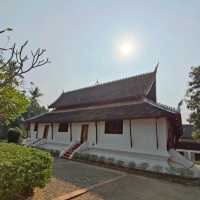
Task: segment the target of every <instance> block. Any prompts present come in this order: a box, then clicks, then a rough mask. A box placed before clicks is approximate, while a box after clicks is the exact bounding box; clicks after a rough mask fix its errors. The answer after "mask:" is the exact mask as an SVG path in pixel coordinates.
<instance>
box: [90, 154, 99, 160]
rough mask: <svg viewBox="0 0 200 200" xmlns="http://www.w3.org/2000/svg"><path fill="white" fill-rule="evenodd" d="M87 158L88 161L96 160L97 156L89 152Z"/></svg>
mask: <svg viewBox="0 0 200 200" xmlns="http://www.w3.org/2000/svg"><path fill="white" fill-rule="evenodd" d="M89 160H90V161H97V160H98V156H97V155H94V154H90V155H89Z"/></svg>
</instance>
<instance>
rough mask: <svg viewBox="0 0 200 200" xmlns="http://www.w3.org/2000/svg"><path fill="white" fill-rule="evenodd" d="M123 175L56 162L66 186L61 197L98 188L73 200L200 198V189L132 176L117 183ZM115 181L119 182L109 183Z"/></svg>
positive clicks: (59, 175) (91, 167)
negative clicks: (82, 190) (81, 190)
mask: <svg viewBox="0 0 200 200" xmlns="http://www.w3.org/2000/svg"><path fill="white" fill-rule="evenodd" d="M123 174H124V173H121V172H119V171H115V170H109V169H105V168H101V167H96V166H92V165H87V164H83V163H78V162H73V161H66V160H60V159H57V160H55V163H54V175H55V177H56V178H57V179H59V180H60V181H62V182H63V183H65V184H66V188H64V189H65V191H64V190H63V193H62V194H61V195H60V196H62V195H64V194H66V193H69V194H70V193H71V192H74V191H78V190H80V189H83V188H90V187H91V186H93V185H97V186H98V184H99V186H98V187H94V188H92V190H90V191H89V192H86V193H85V194H82V195H81V196H78V197H75V198H73V199H74V200H133V199H134V200H197V199H198V198H199V196H200V187H193V186H183V185H180V184H176V183H171V182H167V181H164V180H158V179H153V178H149V177H143V176H137V175H130V174H127V175H126V176H124V177H121V178H120V179H117V177H120V176H122V175H123ZM112 179H116V180H114V181H113V182H109V180H112ZM103 182H108V183H107V184H103V185H102V184H101V183H103ZM58 190H59V188H58ZM64 192H65V193H64ZM56 197H58V194H57V195H56ZM54 198H55V196H54ZM46 199H49V200H50V199H53V198H50V196H49V197H48V198H46Z"/></svg>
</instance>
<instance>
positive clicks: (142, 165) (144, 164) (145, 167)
mask: <svg viewBox="0 0 200 200" xmlns="http://www.w3.org/2000/svg"><path fill="white" fill-rule="evenodd" d="M148 167H149V164H148V163H146V162H143V163H140V164H139V165H138V166H137V168H138V169H141V170H145V169H147V168H148Z"/></svg>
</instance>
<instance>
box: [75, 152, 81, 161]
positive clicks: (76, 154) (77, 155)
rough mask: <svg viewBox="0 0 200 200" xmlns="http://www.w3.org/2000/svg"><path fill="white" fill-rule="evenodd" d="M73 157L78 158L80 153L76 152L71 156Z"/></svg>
mask: <svg viewBox="0 0 200 200" xmlns="http://www.w3.org/2000/svg"><path fill="white" fill-rule="evenodd" d="M73 158H74V159H80V158H81V154H80V153H78V152H76V153H75V154H74V156H73Z"/></svg>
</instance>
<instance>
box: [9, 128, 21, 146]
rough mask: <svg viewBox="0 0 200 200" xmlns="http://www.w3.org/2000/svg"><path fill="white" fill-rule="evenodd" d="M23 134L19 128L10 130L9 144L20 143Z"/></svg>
mask: <svg viewBox="0 0 200 200" xmlns="http://www.w3.org/2000/svg"><path fill="white" fill-rule="evenodd" d="M22 134H23V133H22V131H21V130H20V129H19V128H10V129H9V130H8V142H12V143H19V141H20V136H21V135H22Z"/></svg>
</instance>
